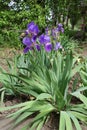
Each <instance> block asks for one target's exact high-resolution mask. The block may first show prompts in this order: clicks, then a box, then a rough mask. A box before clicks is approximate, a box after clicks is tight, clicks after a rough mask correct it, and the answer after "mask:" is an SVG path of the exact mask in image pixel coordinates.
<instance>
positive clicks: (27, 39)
mask: <svg viewBox="0 0 87 130" xmlns="http://www.w3.org/2000/svg"><path fill="white" fill-rule="evenodd" d="M22 42H23V44H24V45H26V46H31V44H32V42H31V40H30V38H29V37H24V38H23V41H22Z"/></svg>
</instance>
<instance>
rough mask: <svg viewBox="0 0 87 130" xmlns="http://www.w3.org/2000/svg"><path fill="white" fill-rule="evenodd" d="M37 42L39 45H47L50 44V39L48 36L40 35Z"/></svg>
mask: <svg viewBox="0 0 87 130" xmlns="http://www.w3.org/2000/svg"><path fill="white" fill-rule="evenodd" d="M39 42H40V43H41V44H46V43H49V42H50V37H49V36H48V35H44V34H42V35H41V36H40V37H39Z"/></svg>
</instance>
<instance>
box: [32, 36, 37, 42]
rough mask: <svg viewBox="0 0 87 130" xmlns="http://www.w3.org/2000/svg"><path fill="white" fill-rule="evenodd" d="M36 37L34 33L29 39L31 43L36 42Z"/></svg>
mask: <svg viewBox="0 0 87 130" xmlns="http://www.w3.org/2000/svg"><path fill="white" fill-rule="evenodd" d="M36 39H37V36H36V35H35V36H32V38H31V41H32V42H33V43H35V42H36Z"/></svg>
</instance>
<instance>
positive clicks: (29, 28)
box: [26, 22, 40, 35]
mask: <svg viewBox="0 0 87 130" xmlns="http://www.w3.org/2000/svg"><path fill="white" fill-rule="evenodd" d="M26 31H27V32H29V33H31V34H33V35H37V34H38V33H39V32H40V31H39V28H38V26H37V25H36V24H35V23H34V22H31V23H29V24H28V25H27V30H26Z"/></svg>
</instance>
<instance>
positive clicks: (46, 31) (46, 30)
mask: <svg viewBox="0 0 87 130" xmlns="http://www.w3.org/2000/svg"><path fill="white" fill-rule="evenodd" d="M48 32H49V28H48V27H47V28H45V34H46V35H48Z"/></svg>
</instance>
